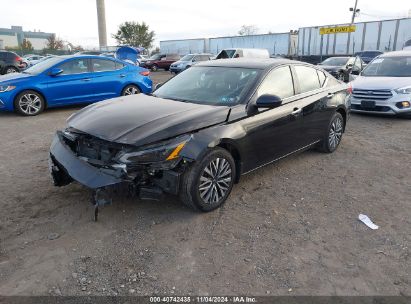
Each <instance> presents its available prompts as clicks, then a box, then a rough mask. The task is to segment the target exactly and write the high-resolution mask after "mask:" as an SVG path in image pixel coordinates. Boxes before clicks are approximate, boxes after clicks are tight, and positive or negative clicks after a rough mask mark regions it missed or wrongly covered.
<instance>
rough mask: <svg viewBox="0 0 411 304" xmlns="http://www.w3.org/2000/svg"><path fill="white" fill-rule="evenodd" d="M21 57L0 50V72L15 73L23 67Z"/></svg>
mask: <svg viewBox="0 0 411 304" xmlns="http://www.w3.org/2000/svg"><path fill="white" fill-rule="evenodd" d="M24 67H25V65H24V64H23V59H22V58H21V57H20V56H19V55H17V54H16V53H14V52H8V51H0V74H1V75H3V74H10V73H17V72H19V71H20V69H23V68H24Z"/></svg>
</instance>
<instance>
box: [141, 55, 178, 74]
mask: <svg viewBox="0 0 411 304" xmlns="http://www.w3.org/2000/svg"><path fill="white" fill-rule="evenodd" d="M179 59H180V56H179V55H178V54H155V55H153V56H151V57H150V58H149V59H147V60H146V61H145V62H142V63H141V64H140V66H141V67H144V68H147V69H151V70H152V71H153V72H155V71H157V70H158V69H164V70H166V71H168V70H169V69H170V65H171V64H172V63H173V62H176V61H177V60H179Z"/></svg>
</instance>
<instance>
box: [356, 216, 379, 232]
mask: <svg viewBox="0 0 411 304" xmlns="http://www.w3.org/2000/svg"><path fill="white" fill-rule="evenodd" d="M358 219H359V220H360V221H361V222H363V223H364V224H365V225H367V226H368V227H370V228H371V229H373V230H375V229H378V226H377V225H375V224H374V223H373V222H372V221H371V220H370V218H369V217H368V216H366V215H365V214H360V215H359V216H358Z"/></svg>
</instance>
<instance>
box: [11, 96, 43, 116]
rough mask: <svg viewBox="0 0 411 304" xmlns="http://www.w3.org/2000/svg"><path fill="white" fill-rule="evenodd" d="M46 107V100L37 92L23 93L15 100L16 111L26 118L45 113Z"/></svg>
mask: <svg viewBox="0 0 411 304" xmlns="http://www.w3.org/2000/svg"><path fill="white" fill-rule="evenodd" d="M44 107H45V101H44V98H43V96H41V95H40V94H39V93H37V92H36V91H31V90H26V91H23V92H21V93H20V94H19V95H17V97H16V99H15V100H14V109H15V110H16V112H17V113H19V114H21V115H24V116H35V115H38V114H40V113H41V112H43V110H44Z"/></svg>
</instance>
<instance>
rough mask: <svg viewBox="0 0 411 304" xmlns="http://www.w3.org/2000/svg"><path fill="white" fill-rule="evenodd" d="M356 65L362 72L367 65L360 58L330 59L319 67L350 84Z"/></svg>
mask: <svg viewBox="0 0 411 304" xmlns="http://www.w3.org/2000/svg"><path fill="white" fill-rule="evenodd" d="M356 59H357V60H356ZM354 64H355V65H358V68H359V69H360V70H361V69H362V66H364V65H365V63H364V62H363V61H362V59H361V58H360V57H358V58H356V57H330V58H327V59H325V60H324V61H323V62H321V63H319V64H318V65H319V66H321V68H323V69H324V70H326V71H327V72H328V73H330V74H331V75H333V76H334V77H336V78H337V79H339V80H341V81H344V82H348V81H349V75H350V73H351V70H352V68H353V66H354Z"/></svg>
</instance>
